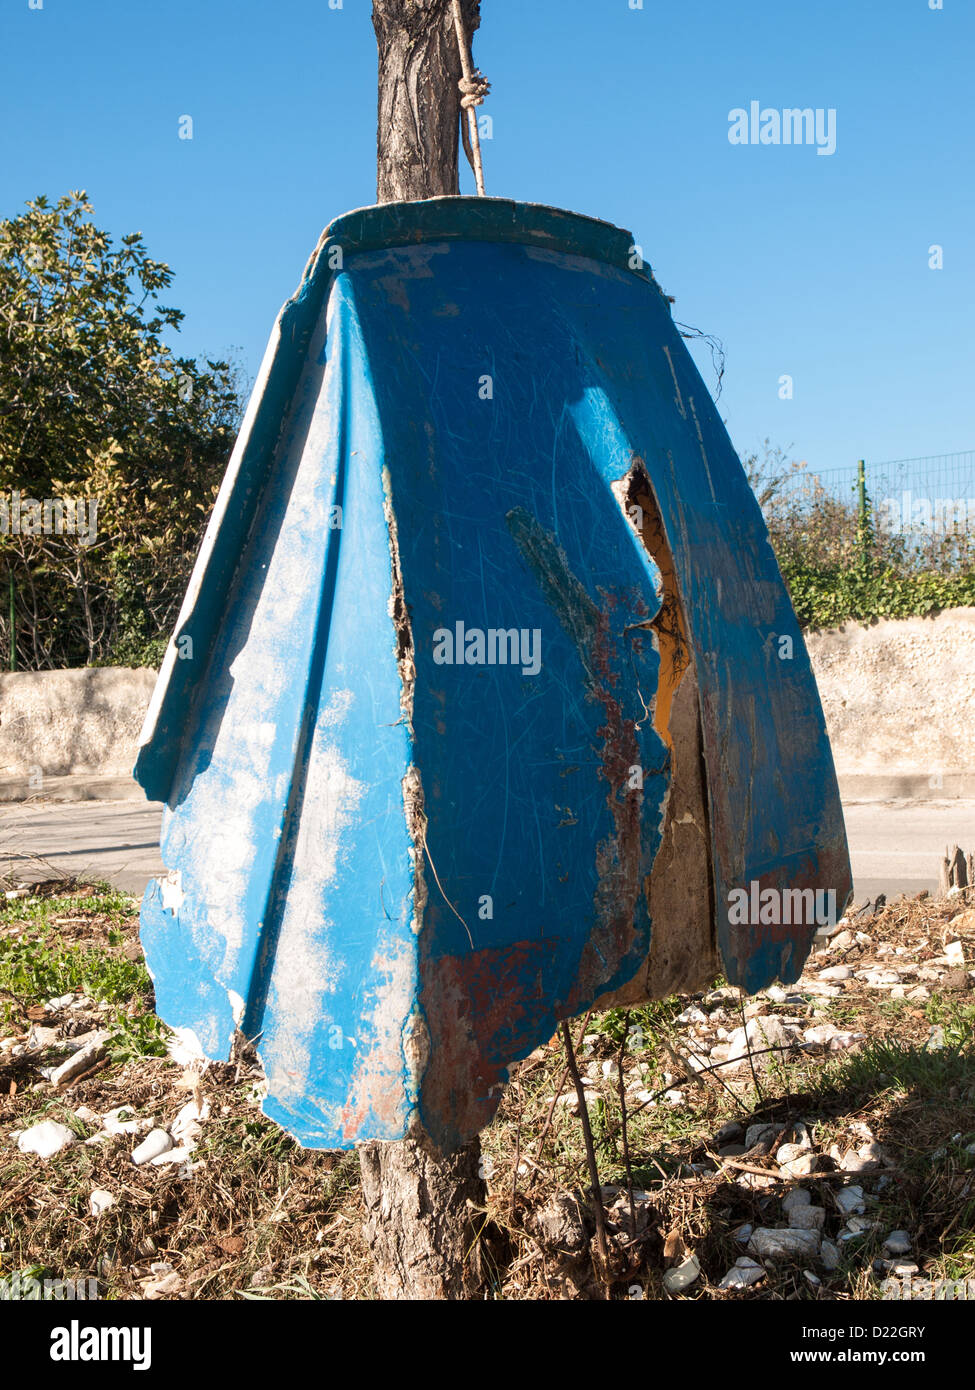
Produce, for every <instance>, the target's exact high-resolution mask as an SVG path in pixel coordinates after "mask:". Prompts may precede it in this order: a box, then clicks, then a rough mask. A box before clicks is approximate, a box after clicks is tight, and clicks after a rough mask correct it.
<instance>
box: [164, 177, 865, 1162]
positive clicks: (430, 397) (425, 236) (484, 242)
mask: <svg viewBox="0 0 975 1390" xmlns="http://www.w3.org/2000/svg"><path fill="white" fill-rule="evenodd" d="M136 776H137V777H138V779H139V781H140V782H141V784H142V786H143V787H144V788H145V790H146V793H147V794H148V796H149V797H150V798H152V799H155V800H160V801H163V802H165V803H166V810H165V813H164V820H163V832H162V856H163V861H164V863H165V865H166V867H167V869H168V870H169V873H168V876H167V878H165V879H163V880H159V881H157V882H154V883H153V884H151V885H150V887H149V889H148V890H147V893H146V896H145V901H144V904H143V909H142V936H143V941H144V944H145V948H146V954H147V959H148V962H149V968H150V970H151V973H152V976H153V979H154V981H155V986H156V997H157V1007H158V1010H159V1013H160V1015H161V1016H162V1018H163V1019H164V1020H165V1021H166V1022H167V1023H169V1024H170V1025H171V1026H172V1027H174V1028H176V1029H177V1030H179V1031H180V1033H181V1035H182V1037H183V1038H184V1040H186V1041H187V1042H188V1043H190V1044H191V1045H192V1046H193V1047H194V1048H196V1049H197V1050H199V1051H200V1052H201V1053H202V1054H204V1055H206V1056H210V1057H225V1056H227V1055H228V1053H229V1051H230V1049H231V1048H232V1046H233V1044H234V1040H235V1036H236V1035H238V1034H241V1033H242V1034H243V1035H244V1036H245V1037H246V1038H248V1039H251V1040H254V1041H255V1042H256V1046H257V1049H258V1051H259V1053H260V1056H261V1058H262V1060H263V1064H264V1067H265V1069H266V1073H267V1087H268V1092H267V1098H266V1100H265V1102H264V1109H265V1112H266V1113H267V1114H268V1115H270V1116H271V1117H272V1118H273V1119H274V1120H276V1121H277V1122H279V1123H280V1124H281V1125H282V1126H283V1127H284V1128H285V1129H287V1130H288V1131H289V1132H290V1133H291V1134H293V1135H294V1136H295V1137H296V1138H297V1139H298V1140H299V1141H300V1142H301V1143H302V1144H304V1145H306V1146H309V1147H312V1148H345V1147H350V1146H352V1145H353V1144H355V1143H356V1142H357V1141H359V1140H365V1139H388V1140H395V1139H398V1138H401V1137H403V1136H404V1135H405V1134H407V1133H411V1132H415V1131H416V1127H417V1126H422V1128H423V1129H424V1130H425V1131H426V1133H427V1134H428V1135H429V1136H430V1137H431V1138H432V1139H433V1140H434V1141H435V1142H436V1143H437V1144H438V1145H440V1146H441V1147H442V1148H445V1149H450V1148H452V1147H454V1146H456V1145H459V1144H461V1143H463V1142H465V1141H466V1140H468V1139H469V1138H470V1137H471V1136H472V1135H473V1134H475V1133H476V1132H477V1131H478V1130H480V1129H481V1128H482V1127H483V1126H484V1125H485V1124H486V1123H487V1121H488V1120H489V1119H490V1117H491V1115H492V1114H493V1112H494V1109H495V1107H496V1105H497V1103H498V1098H499V1094H500V1090H501V1086H502V1084H503V1082H504V1080H505V1077H506V1074H507V1073H506V1068H507V1067H508V1066H509V1065H510V1064H511V1063H512V1062H514V1061H515V1060H517V1059H519V1058H522V1057H524V1056H526V1055H527V1054H528V1053H529V1052H530V1051H531V1050H532V1049H533V1048H535V1047H536V1046H537V1045H538V1044H539V1043H541V1042H544V1041H545V1040H547V1039H548V1038H549V1037H550V1036H551V1034H552V1033H553V1031H554V1029H555V1026H556V1022H557V1020H559V1019H561V1018H563V1017H569V1016H572V1015H574V1014H577V1013H579V1012H580V1011H581V1010H583V1009H585V1008H586V1007H587V1006H588V1005H590V1004H591V1003H593V1002H594V1001H596V1000H602V1001H606V1002H609V1001H611V1000H615V1001H621V1000H626V1001H628V1002H635V1001H637V1000H639V999H643V998H648V997H652V996H657V997H659V996H661V995H666V994H669V993H671V992H674V991H675V990H678V989H688V988H692V987H694V986H695V985H698V984H701V983H704V982H706V981H707V980H708V979H709V978H713V976H714V973H715V972H716V970H717V969H719V968H720V966H719V961H720V963H721V965H723V968H724V970H725V972H726V974H727V976H728V978H729V980H730V981H732V983H735V984H740V985H742V986H743V987H744V988H745V989H747V990H749V991H754V990H757V989H759V988H761V987H763V986H765V985H767V984H768V983H769V982H771V981H772V980H774V979H776V978H778V979H781V980H782V981H784V982H792V981H794V980H795V979H796V978H797V977H798V975H799V973H800V970H801V967H802V963H803V960H804V958H805V955H806V953H807V951H808V949H809V946H810V942H811V940H812V937H813V934H814V932H815V930H816V920H815V919H816V916H817V911H818V912H819V914H820V915H822V912H823V911H827V912H828V906H829V904H830V895H832V906H833V908H834V911H833V912H832V913H831V914H829V915H833V916H835V915H836V912H837V911H840V912H841V911H842V909H843V907H844V906H845V904H846V902H847V899H848V897H849V893H850V887H851V884H850V869H849V861H848V856H847V849H846V839H845V833H844V828H843V819H842V813H841V809H840V803H839V798H838V794H837V786H836V779H835V775H834V770H833V763H832V758H831V754H830V749H829V743H828V740H827V736H826V730H825V726H824V721H823V715H822V710H821V706H820V702H819V697H818V693H817V690H816V685H815V682H814V679H813V676H812V673H811V670H810V666H809V661H808V658H807V656H806V651H805V647H804V645H803V640H802V636H801V634H800V631H799V628H798V625H797V623H796V619H795V616H794V614H793V611H792V607H791V605H790V602H789V599H788V596H787V593H786V591H785V588H784V586H783V583H782V580H781V577H780V575H779V571H778V567H777V565H776V561H775V557H774V555H773V553H772V550H771V548H770V545H769V541H768V537H767V534H766V529H765V526H764V524H763V521H762V517H761V514H760V511H759V507H758V505H757V503H756V500H755V498H754V496H753V494H752V491H751V489H750V488H749V485H748V483H747V481H746V478H745V475H744V473H743V471H742V468H741V465H740V463H739V461H738V459H737V457H736V455H735V452H734V449H733V448H732V445H731V443H730V441H729V439H728V436H727V434H726V432H725V430H724V427H723V426H722V423H721V420H720V419H719V417H718V414H717V411H716V410H715V408H714V405H713V403H712V401H711V399H710V397H709V395H708V392H707V390H706V388H705V386H704V384H703V382H702V380H701V377H700V376H699V374H698V372H697V370H696V368H695V366H694V364H693V362H692V360H691V358H690V356H689V354H688V352H687V350H686V348H685V346H684V343H683V341H682V339H681V335H680V333H679V332H678V331H677V329H676V328H675V326H674V323H673V320H672V317H671V312H670V306H669V302H668V300H667V299H666V297H665V296H664V295H663V294H662V293H661V291H660V288H659V286H658V285H657V283H656V281H655V280H654V278H653V276H652V274H651V272H650V270H649V268H648V267H647V266H646V265H645V264H644V262H643V260H642V257H641V255H640V252H639V249H638V248H636V247H635V246H634V245H633V241H632V238H631V237H630V235H629V234H628V233H626V232H624V231H621V230H619V229H618V228H615V227H612V226H610V225H608V224H606V223H604V222H599V221H595V220H593V219H591V218H587V217H581V216H578V215H576V214H573V213H567V212H562V211H559V210H557V209H553V208H545V207H538V206H534V205H526V204H517V203H512V202H508V201H505V200H502V199H482V198H437V199H431V200H429V201H426V202H418V203H407V204H389V205H385V206H378V207H372V208H366V209H363V210H361V211H358V212H353V213H349V214H348V215H346V216H344V217H341V218H339V219H338V220H337V221H336V222H333V223H332V224H331V225H330V226H329V227H328V228H327V229H326V231H325V233H324V234H323V237H322V239H321V241H320V243H319V246H318V248H317V249H316V251H315V254H314V255H313V257H312V259H311V261H310V262H309V265H308V267H307V269H306V271H305V275H304V277H303V279H302V282H301V285H300V287H299V289H298V292H297V293H296V295H295V297H294V298H293V299H291V300H289V302H288V303H287V304H286V305H285V307H284V309H283V310H282V312H281V315H280V317H279V319H278V321H277V323H276V325H275V328H274V331H273V334H272V337H271V342H270V345H269V347H268V350H267V354H266V356H265V359H264V363H263V366H262V368H261V372H260V376H259V379H258V382H257V385H256V387H255V389H254V393H253V396H252V399H251V402H250V405H249V407H248V410H247V415H246V418H245V420H244V424H243V427H242V429H241V433H240V438H239V439H238V441H237V446H236V448H235V450H234V454H233V457H232V459H231V462H230V465H229V467H228V470H227V475H226V478H225V479H224V483H223V486H222V489H221V491H220V495H219V498H218V501H217V503H216V507H215V509H214V513H213V517H212V519H211V522H210V525H209V528H208V530H207V533H206V537H205V540H204V543H203V547H202V549H201V552H200V556H199V559H198V561H197V565H196V569H195V571H194V574H193V577H192V581H191V584H190V587H189V591H188V593H187V596H186V600H185V603H184V606H183V609H182V612H181V614H180V617H179V622H178V625H177V629H176V632H175V634H174V637H173V640H172V642H171V644H170V647H169V649H168V651H167V654H166V658H165V662H164V665H163V669H162V672H161V675H160V678H159V683H158V685H157V688H156V691H155V694H154V697H153V701H152V704H151V707H150V710H149V714H148V716H147V720H146V726H145V730H144V733H143V743H142V747H141V750H140V753H139V758H138V764H137V767H136ZM817 893H818V895H819V896H818V897H817Z"/></svg>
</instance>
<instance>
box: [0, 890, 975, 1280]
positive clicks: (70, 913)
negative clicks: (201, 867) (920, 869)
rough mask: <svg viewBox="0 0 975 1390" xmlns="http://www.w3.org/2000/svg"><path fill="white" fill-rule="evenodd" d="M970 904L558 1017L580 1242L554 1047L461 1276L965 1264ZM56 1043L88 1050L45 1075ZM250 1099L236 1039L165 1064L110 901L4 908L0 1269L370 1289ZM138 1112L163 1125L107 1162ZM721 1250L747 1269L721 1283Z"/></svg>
mask: <svg viewBox="0 0 975 1390" xmlns="http://www.w3.org/2000/svg"><path fill="white" fill-rule="evenodd" d="M973 903H975V894H971V893H968V894H960V895H955V896H953V897H951V898H949V899H945V900H941V901H932V900H930V899H928V898H920V899H915V900H908V899H902V900H900V901H899V902H897V903H894V904H891V905H888V906H885V907H883V908H882V909H881V911H880V912H879V913H876V914H872V913H871V911H870V910H869V909H866V910H865V911H864V912H863V913H862V914H861V916H860V917H859V918H858V919H857V920H856V921H850V922H849V923H846V922H844V923H843V924H841V930H840V932H839V933H838V934H836V935H834V936H833V937H832V938H831V939H830V940H829V941H824V942H823V943H822V945H821V948H820V949H819V950H818V953H817V954H816V955H814V956H813V957H811V959H810V961H809V963H808V965H807V969H806V972H805V974H804V976H803V978H802V980H801V981H800V982H799V983H798V984H797V985H795V986H792V987H790V988H788V989H782V988H780V989H772V990H770V991H766V992H765V993H764V994H762V995H759V996H756V997H755V998H746V999H742V998H741V997H740V996H739V993H738V991H737V990H731V989H729V988H727V987H723V986H722V985H721V983H720V982H719V983H718V984H717V986H716V988H714V989H712V990H709V991H707V992H705V993H702V994H700V995H696V996H694V997H679V998H675V999H672V1000H667V1001H664V1002H663V1003H660V1004H653V1005H646V1006H643V1007H641V1008H637V1009H633V1010H631V1011H629V1012H628V1013H624V1011H622V1010H614V1011H611V1012H610V1013H607V1014H601V1015H592V1016H591V1017H590V1018H588V1019H586V1020H576V1021H575V1022H574V1023H573V1025H572V1027H573V1032H574V1034H575V1036H576V1037H577V1039H578V1042H577V1049H578V1056H579V1064H580V1068H581V1070H582V1074H583V1077H584V1084H585V1103H586V1109H587V1112H588V1115H589V1119H590V1123H591V1126H592V1132H593V1137H594V1141H595V1146H596V1154H597V1161H598V1165H599V1173H600V1181H601V1194H600V1195H601V1201H602V1205H603V1208H604V1211H605V1215H606V1225H607V1231H608V1248H607V1255H608V1259H607V1261H606V1262H605V1263H604V1262H603V1261H602V1260H601V1259H600V1257H599V1254H598V1249H597V1242H596V1240H595V1223H594V1216H595V1207H594V1201H593V1195H592V1192H591V1189H590V1185H589V1178H588V1172H587V1167H586V1161H585V1153H584V1148H583V1143H582V1124H581V1119H580V1116H579V1102H578V1098H577V1097H576V1096H575V1094H574V1092H573V1091H572V1088H571V1085H570V1084H569V1082H568V1077H567V1071H566V1055H565V1051H564V1048H563V1046H562V1044H561V1043H560V1042H559V1041H558V1039H553V1040H552V1041H551V1042H550V1043H549V1044H548V1045H546V1046H545V1047H541V1048H539V1049H537V1050H536V1052H534V1053H533V1054H532V1055H531V1056H530V1057H529V1058H527V1059H525V1061H523V1062H521V1063H519V1064H518V1065H517V1066H515V1067H514V1068H513V1070H512V1079H511V1083H510V1085H509V1086H508V1088H507V1091H506V1094H505V1098H504V1101H503V1103H502V1107H501V1110H500V1112H499V1114H498V1116H497V1118H496V1120H495V1122H494V1123H493V1124H492V1125H491V1126H490V1128H489V1129H488V1130H486V1131H485V1133H484V1134H483V1135H482V1147H483V1153H484V1164H483V1168H484V1172H485V1174H486V1176H487V1200H486V1203H485V1206H484V1210H483V1212H482V1218H483V1219H482V1222H481V1231H480V1251H479V1255H480V1265H481V1268H482V1269H483V1270H484V1271H485V1277H486V1280H487V1288H486V1295H487V1297H489V1298H496V1299H516V1300H525V1299H543V1300H549V1299H567V1298H568V1299H586V1300H589V1299H604V1298H607V1297H609V1298H612V1299H617V1300H619V1299H627V1298H646V1299H654V1300H657V1299H668V1298H678V1299H781V1298H788V1299H807V1300H821V1299H829V1300H837V1299H840V1300H842V1299H851V1298H882V1297H893V1296H901V1295H900V1294H898V1293H896V1290H897V1289H900V1288H902V1287H905V1288H908V1289H909V1286H910V1281H911V1280H914V1281H918V1280H921V1281H924V1280H932V1279H949V1280H954V1281H958V1280H968V1279H971V1280H973V1281H975V1231H973V1227H975V1052H973V1048H972V1027H973V1020H975V994H973V989H972V981H973V976H972V973H971V972H970V970H969V966H970V965H971V964H972V962H973V960H975V907H973ZM824 971H825V972H826V975H825V977H824V976H823V972H824ZM79 1044H80V1045H81V1046H82V1047H83V1046H85V1045H86V1044H88V1045H89V1047H90V1052H89V1053H87V1054H84V1055H85V1056H87V1057H90V1059H91V1061H90V1066H86V1067H85V1068H84V1070H83V1072H82V1074H80V1075H78V1076H76V1077H75V1078H74V1079H68V1080H66V1081H63V1082H62V1083H61V1084H58V1079H57V1073H56V1068H57V1066H58V1065H59V1064H60V1063H61V1062H63V1061H70V1060H71V1059H72V1057H74V1056H75V1055H76V1054H78V1049H79ZM72 1065H74V1064H72ZM69 1070H70V1068H69ZM52 1078H53V1079H52ZM261 1095H262V1078H261V1074H260V1071H259V1069H258V1067H257V1066H256V1065H255V1064H254V1062H253V1061H252V1060H248V1059H247V1058H246V1057H241V1059H240V1060H239V1061H236V1062H233V1063H211V1064H209V1065H207V1066H206V1067H205V1068H204V1069H202V1070H198V1069H196V1068H195V1067H194V1066H192V1065H190V1064H188V1062H187V1059H185V1058H182V1057H180V1055H179V1050H178V1047H174V1046H173V1039H172V1036H171V1035H170V1034H169V1033H168V1030H166V1029H165V1028H164V1027H163V1025H161V1024H160V1023H159V1021H158V1020H157V1019H156V1018H155V1015H154V1014H153V1013H152V993H151V983H150V981H149V979H148V976H147V974H146V972H145V969H144V965H143V962H142V956H141V950H140V947H139V944H138V937H137V919H136V912H135V904H134V902H133V900H132V899H130V898H127V897H124V896H123V895H120V894H117V893H112V892H106V891H104V890H91V889H87V888H74V889H71V890H70V891H67V892H66V891H65V890H64V888H63V885H62V886H60V887H54V888H43V887H42V888H40V889H35V890H33V891H32V892H31V893H29V894H28V895H27V896H23V897H18V898H15V899H12V900H10V901H8V902H7V905H6V907H5V908H4V909H3V910H2V911H0V1284H2V1282H3V1280H4V1279H5V1278H6V1279H9V1278H10V1277H11V1276H12V1275H14V1274H17V1273H20V1274H21V1275H22V1276H23V1275H25V1274H28V1273H32V1274H33V1275H34V1276H35V1277H37V1278H43V1277H52V1278H54V1277H59V1278H75V1279H78V1278H94V1279H97V1280H98V1285H99V1290H100V1294H101V1296H102V1297H114V1298H133V1297H135V1298H140V1297H145V1298H167V1299H217V1298H250V1299H266V1298H272V1299H278V1298H316V1299H325V1298H345V1299H369V1298H372V1297H374V1293H373V1290H372V1287H371V1262H370V1256H369V1252H368V1250H367V1249H366V1247H365V1245H364V1242H363V1239H362V1235H361V1223H362V1207H361V1199H360V1195H359V1182H358V1160H357V1156H356V1154H355V1153H354V1152H352V1153H341V1152H334V1153H333V1152H329V1153H319V1152H309V1151H304V1150H302V1149H301V1148H299V1147H298V1146H297V1145H296V1144H295V1143H294V1142H293V1141H292V1140H291V1139H290V1138H288V1136H287V1135H285V1134H284V1133H283V1132H282V1131H280V1130H279V1129H278V1128H277V1127H276V1126H275V1125H274V1124H272V1123H271V1122H269V1121H268V1120H266V1119H264V1118H263V1116H262V1115H261V1113H260V1099H261ZM44 1121H54V1122H55V1123H56V1124H59V1125H62V1126H63V1127H64V1129H65V1130H66V1131H68V1132H69V1137H68V1140H67V1141H66V1142H65V1143H64V1147H62V1148H60V1150H59V1151H58V1152H56V1153H54V1154H53V1155H52V1156H51V1157H49V1158H43V1159H42V1158H40V1157H38V1156H37V1155H36V1154H35V1153H31V1152H27V1153H25V1152H22V1151H21V1147H18V1141H19V1140H21V1139H22V1137H23V1136H24V1134H25V1132H29V1131H31V1130H32V1128H33V1127H34V1126H36V1125H37V1124H39V1123H42V1122H44ZM160 1130H162V1131H165V1134H166V1135H167V1136H168V1142H169V1143H170V1145H171V1147H170V1148H169V1149H167V1150H166V1152H163V1153H161V1154H160V1155H159V1161H158V1162H155V1163H154V1162H147V1163H145V1164H140V1165H137V1164H135V1163H134V1162H133V1158H132V1154H133V1151H134V1150H135V1149H136V1148H137V1146H139V1145H140V1144H141V1143H143V1141H144V1140H145V1139H146V1138H147V1136H148V1135H149V1134H151V1133H153V1132H155V1131H160ZM63 1138H64V1136H63V1135H62V1139H63ZM26 1142H27V1143H28V1144H29V1143H30V1142H31V1141H30V1140H29V1139H28V1140H27V1141H26ZM797 1193H799V1194H801V1195H799V1196H796V1195H795V1194H797ZM790 1194H792V1195H790ZM844 1194H846V1195H844ZM800 1205H801V1206H805V1207H806V1208H808V1209H809V1211H811V1212H812V1213H813V1215H812V1216H808V1217H801V1218H800V1217H797V1216H796V1215H795V1208H796V1206H800ZM820 1213H821V1214H820ZM793 1221H804V1222H805V1223H806V1224H805V1225H804V1226H803V1225H801V1224H800V1225H799V1226H793V1225H792V1222H793ZM748 1227H751V1228H752V1229H751V1231H749V1230H747V1229H746V1228H748ZM795 1230H801V1231H804V1232H805V1234H804V1236H798V1237H797V1236H795V1235H794V1234H793V1235H791V1236H790V1235H788V1234H786V1236H785V1237H784V1238H783V1236H782V1233H783V1232H786V1233H788V1232H789V1231H793V1232H794V1231H795ZM756 1232H760V1233H768V1232H771V1233H772V1235H768V1234H760V1235H756ZM897 1232H899V1233H901V1235H900V1236H899V1239H898V1241H895V1242H894V1244H895V1246H898V1247H899V1249H900V1253H898V1250H895V1249H892V1248H890V1245H889V1238H890V1237H891V1235H892V1234H893V1233H897ZM776 1233H778V1236H777V1237H776ZM783 1240H784V1243H785V1244H786V1245H788V1246H789V1247H790V1248H789V1249H787V1250H786V1251H785V1253H783V1252H782V1250H781V1249H779V1250H778V1253H774V1252H775V1251H776V1249H777V1248H778V1246H779V1245H781V1244H783ZM885 1242H888V1244H887V1245H885ZM790 1243H791V1244H790ZM791 1245H796V1246H797V1248H796V1249H792V1248H791ZM742 1262H744V1263H742ZM734 1268H738V1269H739V1272H740V1273H741V1276H742V1278H743V1279H745V1278H747V1279H748V1280H751V1281H752V1282H749V1283H748V1284H747V1285H745V1286H741V1287H733V1286H729V1285H728V1282H727V1281H728V1278H729V1274H730V1271H732V1270H733V1269H734ZM972 1290H973V1292H975V1282H973V1284H972Z"/></svg>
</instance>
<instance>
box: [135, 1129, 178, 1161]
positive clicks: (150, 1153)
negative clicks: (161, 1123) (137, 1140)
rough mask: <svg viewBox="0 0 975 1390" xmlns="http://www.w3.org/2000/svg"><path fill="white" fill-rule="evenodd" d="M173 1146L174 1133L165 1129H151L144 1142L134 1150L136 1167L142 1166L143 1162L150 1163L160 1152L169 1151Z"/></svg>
mask: <svg viewBox="0 0 975 1390" xmlns="http://www.w3.org/2000/svg"><path fill="white" fill-rule="evenodd" d="M172 1147H173V1139H172V1135H170V1134H167V1133H166V1131H165V1130H164V1129H153V1130H150V1131H149V1133H148V1134H147V1135H146V1137H145V1139H143V1141H142V1143H141V1144H139V1145H138V1146H137V1147H136V1148H134V1149H133V1150H132V1162H133V1163H134V1164H135V1165H136V1167H141V1165H142V1164H143V1163H150V1162H151V1161H152V1160H153V1159H154V1158H158V1157H159V1155H160V1154H164V1153H168V1152H169V1150H170V1149H171V1148H172Z"/></svg>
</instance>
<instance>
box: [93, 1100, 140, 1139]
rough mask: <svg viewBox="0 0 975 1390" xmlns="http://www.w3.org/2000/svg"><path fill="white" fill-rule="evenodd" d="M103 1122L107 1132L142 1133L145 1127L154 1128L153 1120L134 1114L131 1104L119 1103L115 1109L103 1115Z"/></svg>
mask: <svg viewBox="0 0 975 1390" xmlns="http://www.w3.org/2000/svg"><path fill="white" fill-rule="evenodd" d="M123 1115H124V1116H125V1118H124V1119H123V1118H122V1116H123ZM102 1124H103V1125H104V1127H105V1132H106V1133H107V1134H141V1133H142V1131H143V1130H144V1129H146V1128H149V1129H151V1128H152V1121H151V1120H149V1121H147V1120H140V1119H139V1118H138V1117H137V1116H135V1115H134V1113H133V1110H132V1107H131V1105H117V1106H116V1107H115V1109H114V1110H109V1111H108V1112H107V1113H106V1114H105V1115H104V1116H103V1117H102Z"/></svg>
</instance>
